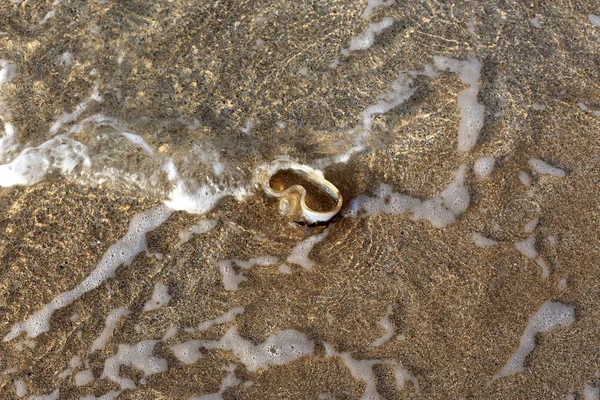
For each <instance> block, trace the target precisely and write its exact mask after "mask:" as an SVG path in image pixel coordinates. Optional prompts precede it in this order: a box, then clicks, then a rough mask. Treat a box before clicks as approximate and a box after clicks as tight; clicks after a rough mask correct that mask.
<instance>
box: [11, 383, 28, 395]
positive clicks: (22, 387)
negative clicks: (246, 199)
mask: <svg viewBox="0 0 600 400" xmlns="http://www.w3.org/2000/svg"><path fill="white" fill-rule="evenodd" d="M14 384H15V394H16V395H17V397H19V398H21V397H25V396H27V384H25V381H24V380H23V379H20V378H18V379H15V381H14Z"/></svg>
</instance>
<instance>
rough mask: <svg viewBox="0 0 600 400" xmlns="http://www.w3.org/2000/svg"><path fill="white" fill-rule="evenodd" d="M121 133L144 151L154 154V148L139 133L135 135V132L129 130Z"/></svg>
mask: <svg viewBox="0 0 600 400" xmlns="http://www.w3.org/2000/svg"><path fill="white" fill-rule="evenodd" d="M121 135H123V136H124V137H125V139H127V140H129V141H130V142H131V143H133V144H134V145H136V146H137V147H140V148H142V149H143V150H144V151H145V152H146V153H148V154H154V148H153V147H152V146H150V145H149V144H148V143H147V142H146V141H145V140H144V138H143V137H141V136H140V135H136V134H135V133H131V132H121Z"/></svg>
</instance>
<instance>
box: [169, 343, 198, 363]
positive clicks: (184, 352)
mask: <svg viewBox="0 0 600 400" xmlns="http://www.w3.org/2000/svg"><path fill="white" fill-rule="evenodd" d="M203 343H204V342H203V341H202V340H188V341H185V342H183V343H180V344H176V345H173V346H171V347H169V349H171V352H172V353H173V355H174V356H175V357H176V358H177V359H178V360H179V361H180V362H182V363H184V364H194V363H195V362H197V361H198V360H199V359H201V358H202V353H201V352H200V348H201V347H202V345H203Z"/></svg>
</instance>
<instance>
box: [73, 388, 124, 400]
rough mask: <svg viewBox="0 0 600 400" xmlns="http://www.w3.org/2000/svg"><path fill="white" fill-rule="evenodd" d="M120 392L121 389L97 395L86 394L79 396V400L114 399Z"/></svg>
mask: <svg viewBox="0 0 600 400" xmlns="http://www.w3.org/2000/svg"><path fill="white" fill-rule="evenodd" d="M120 394H121V391H120V390H119V391H116V390H111V391H109V392H106V393H104V394H103V395H100V396H98V397H96V396H93V395H91V394H88V395H87V396H83V397H80V398H79V400H116V398H117V397H119V395H120Z"/></svg>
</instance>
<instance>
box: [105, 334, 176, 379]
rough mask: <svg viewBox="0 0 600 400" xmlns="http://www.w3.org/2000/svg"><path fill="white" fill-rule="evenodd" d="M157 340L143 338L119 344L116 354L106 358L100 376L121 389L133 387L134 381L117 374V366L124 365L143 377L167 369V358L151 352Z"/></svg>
mask: <svg viewBox="0 0 600 400" xmlns="http://www.w3.org/2000/svg"><path fill="white" fill-rule="evenodd" d="M158 342H159V341H158V340H143V341H141V342H139V343H136V344H134V345H128V344H119V350H118V352H117V354H115V355H114V356H111V357H109V358H107V359H106V362H105V363H104V372H103V373H102V376H101V377H102V378H108V379H110V380H111V381H113V382H115V383H116V384H118V385H119V386H121V390H125V389H135V388H136V385H135V383H134V382H133V381H132V380H131V379H129V378H125V377H122V376H119V368H120V367H121V365H126V366H129V367H132V368H135V369H137V370H138V371H141V372H143V373H144V376H145V377H148V376H150V375H152V374H156V373H159V372H165V371H167V370H168V366H167V360H165V359H164V358H159V357H155V356H154V355H153V354H152V353H153V351H154V346H156V344H157V343H158Z"/></svg>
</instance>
